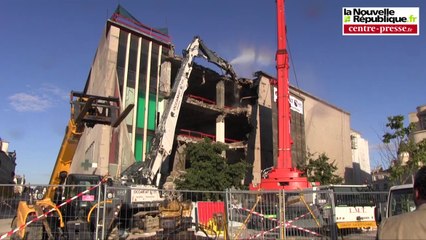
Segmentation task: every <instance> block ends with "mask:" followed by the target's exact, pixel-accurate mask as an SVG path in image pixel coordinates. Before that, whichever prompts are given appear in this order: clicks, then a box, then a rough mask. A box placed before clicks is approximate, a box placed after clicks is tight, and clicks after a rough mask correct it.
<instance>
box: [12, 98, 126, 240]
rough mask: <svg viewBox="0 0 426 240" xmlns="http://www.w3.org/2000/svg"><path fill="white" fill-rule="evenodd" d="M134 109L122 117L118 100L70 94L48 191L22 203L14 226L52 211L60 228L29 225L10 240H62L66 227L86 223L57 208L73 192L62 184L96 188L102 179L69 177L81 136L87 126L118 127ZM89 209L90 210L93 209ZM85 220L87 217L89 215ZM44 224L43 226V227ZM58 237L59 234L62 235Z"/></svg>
mask: <svg viewBox="0 0 426 240" xmlns="http://www.w3.org/2000/svg"><path fill="white" fill-rule="evenodd" d="M132 107H133V105H130V106H129V107H128V108H126V109H125V110H124V111H123V113H122V114H121V115H120V116H119V115H118V114H119V100H118V98H113V97H101V96H94V95H88V94H84V93H78V92H71V119H70V120H69V123H68V126H67V127H66V131H65V136H64V139H63V141H62V145H61V148H60V150H59V153H58V157H57V159H56V163H55V166H54V168H53V171H52V175H51V177H50V181H49V187H48V188H47V192H46V194H45V195H44V196H43V198H42V199H38V200H33V199H30V200H29V201H21V202H20V203H19V205H18V209H17V214H16V217H15V219H14V221H13V223H12V227H13V228H16V227H21V226H24V225H25V223H27V222H28V221H31V220H32V219H34V218H37V217H38V216H40V215H41V214H45V213H46V212H48V211H50V212H51V213H52V214H53V215H54V218H56V219H54V222H55V223H54V224H53V226H54V227H55V228H57V229H59V231H56V230H57V229H51V228H52V224H51V223H47V221H46V219H44V220H41V221H37V222H36V223H32V224H30V225H28V226H25V227H21V228H20V230H19V231H18V232H17V233H16V234H14V235H12V238H11V239H43V238H46V235H47V238H48V239H58V238H60V239H62V238H61V237H63V235H64V228H66V229H68V230H66V231H69V229H73V226H71V225H72V224H74V225H79V226H80V225H82V224H84V222H83V223H82V222H81V221H71V218H70V216H69V214H71V210H70V208H64V209H61V210H59V209H58V208H57V204H59V203H60V202H61V201H62V200H63V198H64V197H66V196H71V195H72V194H73V193H71V192H69V193H68V194H67V191H68V190H67V189H63V188H62V187H61V185H64V184H67V185H70V184H92V185H93V184H96V183H98V182H99V181H100V180H101V177H100V176H96V175H84V174H69V170H70V167H71V163H72V160H73V157H74V154H75V151H76V149H77V146H78V143H79V140H80V137H81V135H82V134H83V131H84V129H85V128H86V127H89V128H92V127H94V126H95V125H97V124H104V125H110V126H112V127H116V126H118V125H119V124H120V122H121V121H122V120H123V119H124V117H125V116H126V115H127V114H128V113H129V112H130V110H131V109H132ZM67 179H69V180H67ZM89 194H90V193H89ZM77 202H78V200H77ZM88 207H89V209H90V206H88ZM52 210H53V211H52ZM64 211H65V213H64ZM67 215H68V216H67ZM85 217H86V218H87V216H85ZM82 219H83V218H82ZM68 220H70V221H69V222H70V223H68V222H67V221H68ZM72 220H75V219H72ZM41 224H43V226H41ZM70 224H71V225H70ZM66 225H68V226H66ZM43 227H44V231H43ZM66 231H65V232H66ZM58 234H60V236H59V235H58ZM65 235H68V236H67V238H69V237H70V236H69V233H67V234H65Z"/></svg>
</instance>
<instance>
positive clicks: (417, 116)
mask: <svg viewBox="0 0 426 240" xmlns="http://www.w3.org/2000/svg"><path fill="white" fill-rule="evenodd" d="M408 120H409V122H410V123H414V126H415V129H414V131H413V132H412V134H411V137H412V139H413V140H414V142H416V143H418V142H420V141H422V140H423V139H426V105H421V106H419V107H417V111H416V112H412V113H410V114H409V115H408Z"/></svg>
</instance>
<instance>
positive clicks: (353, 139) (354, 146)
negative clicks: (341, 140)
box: [351, 135, 358, 149]
mask: <svg viewBox="0 0 426 240" xmlns="http://www.w3.org/2000/svg"><path fill="white" fill-rule="evenodd" d="M351 148H352V149H358V138H357V137H355V136H353V135H351Z"/></svg>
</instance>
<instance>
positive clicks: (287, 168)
mask: <svg viewBox="0 0 426 240" xmlns="http://www.w3.org/2000/svg"><path fill="white" fill-rule="evenodd" d="M276 2H277V45H278V49H277V53H276V61H277V95H278V97H277V104H278V108H277V111H278V113H277V115H278V131H277V132H278V149H277V150H278V156H277V161H276V162H277V163H276V166H275V167H273V168H272V170H271V171H269V172H268V174H267V177H266V178H262V179H261V182H260V184H251V185H250V189H252V190H259V189H264V190H279V189H284V190H295V189H303V188H307V187H311V184H310V183H309V182H308V179H307V178H306V177H302V172H300V171H299V170H297V169H296V168H293V167H292V160H291V145H292V140H291V128H290V122H291V114H290V104H289V97H290V91H289V79H288V69H289V63H288V53H287V36H286V20H285V11H284V0H277V1H276Z"/></svg>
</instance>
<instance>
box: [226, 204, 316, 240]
mask: <svg viewBox="0 0 426 240" xmlns="http://www.w3.org/2000/svg"><path fill="white" fill-rule="evenodd" d="M232 207H233V208H236V209H241V210H244V211H246V212H250V213H251V214H253V215H256V216H259V217H261V218H265V219H268V220H271V221H274V222H279V221H278V220H277V219H276V218H267V217H265V215H264V214H262V213H258V212H255V211H252V210H251V209H248V208H243V207H237V206H232ZM322 207H323V206H321V207H320V208H322ZM308 214H310V212H306V213H304V214H302V215H300V216H298V217H296V218H294V219H292V220H290V221H286V222H285V226H286V227H291V228H296V229H298V230H301V231H304V232H307V233H310V234H313V235H316V236H322V235H321V234H319V233H316V232H314V231H311V230H309V229H305V228H302V227H298V226H296V225H292V224H291V223H293V222H294V221H297V220H299V219H301V218H303V217H305V216H307V215H308ZM280 226H281V224H280V225H278V226H276V227H274V228H271V229H269V230H267V231H263V232H261V233H259V234H257V235H255V236H252V237H250V238H249V239H253V238H257V237H260V236H262V235H264V234H265V233H268V232H272V231H274V230H276V229H279V228H280Z"/></svg>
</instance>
